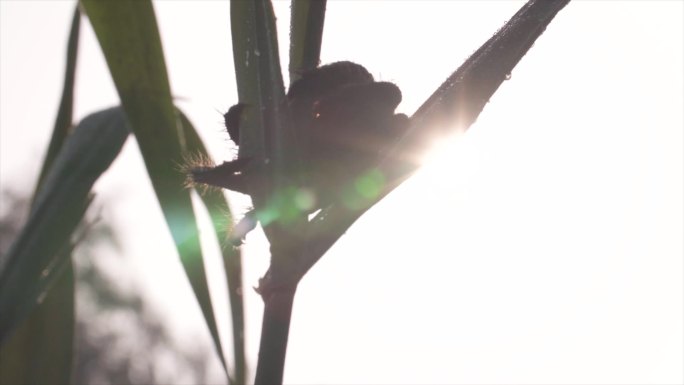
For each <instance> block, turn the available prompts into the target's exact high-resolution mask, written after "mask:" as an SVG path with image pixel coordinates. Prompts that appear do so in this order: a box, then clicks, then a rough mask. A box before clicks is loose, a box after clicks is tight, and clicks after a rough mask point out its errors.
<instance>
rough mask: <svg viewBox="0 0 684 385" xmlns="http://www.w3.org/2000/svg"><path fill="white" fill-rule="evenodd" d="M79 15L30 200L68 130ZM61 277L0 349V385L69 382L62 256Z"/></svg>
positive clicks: (69, 324)
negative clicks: (59, 95)
mask: <svg viewBox="0 0 684 385" xmlns="http://www.w3.org/2000/svg"><path fill="white" fill-rule="evenodd" d="M80 25H81V13H80V11H79V10H78V7H76V8H75V10H74V15H73V19H72V22H71V31H70V32H69V40H68V43H67V55H66V56H67V57H66V66H65V75H64V88H63V91H62V99H61V102H60V105H59V110H58V112H57V118H56V120H55V125H54V128H53V131H52V138H51V140H50V145H49V147H48V150H47V154H46V156H45V160H44V161H43V167H42V169H41V172H40V176H39V178H38V182H37V183H36V188H35V192H34V194H33V195H34V197H35V195H36V194H37V193H38V191H40V188H41V187H42V184H43V181H44V180H45V177H46V176H47V173H48V172H49V171H50V168H51V167H52V165H53V164H54V160H55V158H56V157H57V154H58V153H59V151H60V149H61V148H62V146H63V144H64V141H65V140H66V138H67V135H68V134H69V133H70V131H71V128H72V113H73V102H74V78H75V73H76V57H77V54H78V38H79V31H80ZM57 258H64V260H65V267H64V273H63V274H60V275H59V277H57V278H56V282H55V284H54V286H53V287H52V288H51V289H50V291H49V293H47V295H46V297H45V300H44V301H43V302H42V303H41V304H40V305H38V306H37V307H35V308H34V309H33V310H32V311H31V312H30V314H29V316H28V317H27V318H25V319H24V320H23V321H21V323H20V324H19V326H18V327H17V329H16V330H15V331H14V333H13V334H12V337H10V339H9V340H8V341H7V343H5V344H4V345H2V347H0V357H3V359H2V360H0V383H5V384H14V383H25V384H30V383H35V384H64V383H69V382H70V379H71V367H72V360H73V356H74V354H73V344H74V321H75V319H74V318H75V317H74V315H75V314H74V313H75V304H74V302H75V298H74V290H75V285H74V272H73V265H72V263H71V255H69V253H67V255H64V256H58V257H57Z"/></svg>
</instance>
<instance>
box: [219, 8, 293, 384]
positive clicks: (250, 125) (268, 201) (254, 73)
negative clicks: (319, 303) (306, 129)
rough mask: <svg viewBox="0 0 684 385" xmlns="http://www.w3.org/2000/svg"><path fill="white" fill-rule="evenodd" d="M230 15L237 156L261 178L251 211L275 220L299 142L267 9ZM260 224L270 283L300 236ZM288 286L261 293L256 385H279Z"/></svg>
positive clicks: (281, 273)
mask: <svg viewBox="0 0 684 385" xmlns="http://www.w3.org/2000/svg"><path fill="white" fill-rule="evenodd" d="M230 16H231V30H232V39H233V57H234V60H235V70H236V75H237V84H238V94H239V99H240V102H241V103H243V104H244V105H246V106H247V110H246V113H245V117H244V119H242V121H241V125H240V151H239V157H242V158H247V157H248V158H252V159H253V160H256V162H257V167H258V169H257V171H258V172H264V173H266V175H264V176H265V178H264V179H265V180H266V183H265V184H266V186H265V187H264V191H258V192H257V193H256V194H252V202H253V203H254V207H255V208H256V209H257V211H258V212H268V213H269V216H271V217H272V218H278V217H279V213H280V210H281V207H283V206H282V205H281V204H279V203H276V202H282V201H283V200H279V199H278V194H279V193H281V192H284V191H285V190H286V188H287V187H288V185H289V184H290V183H291V181H290V180H289V175H291V174H292V173H291V171H292V170H296V169H298V167H299V163H298V159H297V157H298V156H299V151H298V150H297V145H298V143H299V142H298V140H297V138H296V136H295V133H294V131H293V129H292V123H291V118H290V111H289V107H288V104H287V103H286V102H285V89H284V85H283V80H282V72H281V69H280V60H279V55H278V39H277V35H276V28H275V16H274V14H273V7H272V5H271V2H270V1H268V0H255V1H245V2H243V1H233V2H231V15H230ZM243 138H245V141H244V142H243ZM297 219H299V222H301V223H305V220H306V218H304V217H303V216H302V218H297ZM261 224H262V227H263V229H264V233H265V234H266V237H267V238H268V240H269V242H270V244H271V247H270V249H271V265H270V267H269V273H268V274H267V276H268V277H269V279H270V280H274V279H275V280H281V279H282V277H287V276H292V274H291V273H290V272H289V269H290V268H291V267H293V266H296V265H294V264H293V259H294V258H295V255H294V254H292V253H291V251H292V247H291V245H292V242H291V240H292V239H291V238H292V237H289V235H291V234H293V233H299V234H302V233H303V232H302V231H296V230H295V231H292V227H293V226H297V228H298V227H301V225H300V224H299V223H290V225H289V227H290V229H289V230H287V229H285V228H284V227H283V226H280V224H279V223H278V221H274V222H270V223H267V222H265V221H263V220H262V221H261ZM294 286H296V284H295V285H294ZM294 286H291V287H289V290H284V291H282V292H278V291H272V292H267V291H266V290H262V291H261V294H262V298H263V299H264V302H265V307H264V316H263V324H262V329H261V342H260V346H259V358H258V362H257V368H256V378H255V383H256V384H278V383H281V382H282V376H283V367H284V361H285V350H286V347H287V338H288V331H289V323H290V317H291V311H292V300H293V298H294ZM260 288H263V287H262V285H261V284H260Z"/></svg>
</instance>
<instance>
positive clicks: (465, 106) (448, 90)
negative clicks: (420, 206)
mask: <svg viewBox="0 0 684 385" xmlns="http://www.w3.org/2000/svg"><path fill="white" fill-rule="evenodd" d="M568 2H569V0H530V1H529V2H528V3H527V4H525V5H524V6H523V7H522V8H521V9H520V10H519V11H518V12H517V13H516V14H515V15H514V16H513V17H512V18H511V19H510V20H509V21H508V22H507V23H506V25H504V27H503V28H502V29H500V30H499V31H498V32H497V33H496V34H495V35H494V36H492V37H491V38H490V39H489V40H488V41H487V42H485V43H484V44H483V45H482V47H480V48H479V49H478V50H477V51H476V52H475V53H474V54H473V55H472V56H470V58H468V59H467V60H466V61H465V62H464V63H463V64H462V65H461V67H459V68H458V70H456V72H454V73H453V74H452V75H451V76H449V78H448V79H447V80H446V81H445V82H444V84H443V85H442V86H440V87H439V88H438V89H437V90H436V91H435V93H434V94H433V95H432V96H431V97H430V98H429V99H428V100H427V101H426V102H425V103H424V104H423V106H422V107H421V108H420V109H419V110H418V111H417V112H416V113H415V114H414V116H413V117H411V121H412V124H411V130H410V131H409V133H408V135H407V136H406V137H404V138H402V140H400V141H399V142H398V143H397V146H396V147H395V149H394V152H393V153H392V154H390V155H389V156H388V157H387V159H386V161H385V162H384V163H383V164H381V165H380V169H381V172H382V173H383V174H384V175H386V176H387V180H388V181H389V182H390V183H389V184H388V185H387V186H385V189H384V190H383V191H382V192H381V194H380V195H379V196H378V197H376V198H375V199H374V200H372V201H369V202H366V205H365V206H364V207H362V208H360V209H359V210H358V211H350V210H347V209H345V208H344V207H339V205H334V206H332V207H330V208H329V209H326V210H323V212H321V213H319V214H318V215H317V216H316V217H315V218H314V219H313V220H312V222H311V224H310V229H311V235H310V236H309V239H310V242H309V243H308V244H307V245H306V249H305V250H302V255H303V258H302V260H301V271H300V274H301V275H304V274H305V273H306V271H308V269H310V268H311V267H312V266H313V265H314V264H315V263H316V261H318V259H320V258H321V256H323V254H324V253H325V252H326V251H327V250H328V249H329V248H330V247H331V246H332V245H333V244H334V243H335V242H336V241H337V240H338V239H339V238H340V237H341V236H342V234H344V232H345V231H346V230H347V229H348V228H349V227H350V226H351V225H352V224H353V223H354V222H355V221H356V220H357V219H358V218H359V217H361V215H363V213H365V212H366V211H367V210H368V209H369V208H370V207H372V206H373V205H374V204H375V203H377V202H378V201H379V200H380V199H382V198H384V197H385V196H386V195H387V194H389V193H390V192H391V191H392V190H393V189H394V188H396V187H397V186H398V185H399V184H400V183H401V182H403V181H404V180H406V178H408V177H409V176H410V175H411V174H412V173H413V172H414V171H415V170H416V169H417V168H418V164H415V163H412V162H410V161H409V162H405V161H402V160H403V159H405V157H402V156H401V154H407V153H412V152H415V151H420V150H424V146H426V143H428V142H429V141H430V140H432V139H433V138H434V135H435V134H438V133H440V132H441V131H439V128H440V127H450V128H451V129H453V130H457V129H459V130H465V129H467V128H468V127H469V126H470V125H471V124H472V123H473V122H474V121H475V119H476V118H477V116H478V115H479V114H480V112H481V111H482V109H483V108H484V106H485V105H486V103H487V101H488V100H489V98H490V97H491V96H492V95H493V94H494V92H495V91H496V90H497V88H498V87H499V85H500V84H501V83H502V82H503V81H504V80H505V79H506V77H507V75H509V74H510V73H511V71H512V70H513V68H514V67H515V65H516V64H517V63H518V61H520V59H521V58H522V57H523V56H524V55H525V54H526V53H527V51H528V49H529V48H530V47H531V46H532V44H533V43H534V41H535V40H536V39H537V38H538V37H539V36H541V34H542V33H543V32H544V30H545V28H546V26H547V25H548V24H549V23H550V22H551V20H552V19H553V18H554V16H555V15H556V14H557V13H558V12H559V11H560V10H561V9H563V7H565V5H567V3H568ZM441 133H442V134H443V133H444V132H441Z"/></svg>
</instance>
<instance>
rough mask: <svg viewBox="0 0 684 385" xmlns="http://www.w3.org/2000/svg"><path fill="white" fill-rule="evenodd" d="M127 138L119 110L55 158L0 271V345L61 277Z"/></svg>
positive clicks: (93, 123) (76, 136) (86, 126)
mask: <svg viewBox="0 0 684 385" xmlns="http://www.w3.org/2000/svg"><path fill="white" fill-rule="evenodd" d="M128 133H129V131H128V128H127V125H126V120H125V115H124V113H123V111H122V110H121V109H119V108H113V109H108V110H105V111H101V112H98V113H95V114H92V115H90V116H89V117H87V118H85V119H84V120H83V121H82V122H81V123H80V124H79V125H78V126H77V128H76V129H75V130H74V133H73V134H72V135H70V136H69V138H68V139H67V140H66V142H65V144H64V146H63V148H62V150H61V151H60V153H59V154H58V155H57V157H56V158H55V162H54V165H53V167H51V169H50V172H49V173H48V174H47V176H46V178H45V182H44V184H43V187H42V188H41V189H40V191H39V192H38V194H36V199H35V201H34V202H35V203H34V206H33V209H32V210H31V213H30V215H29V219H28V221H27V223H26V225H25V226H24V228H23V229H22V231H21V233H20V234H19V236H18V237H17V238H16V240H15V242H14V243H13V244H12V246H11V247H10V249H9V250H8V251H7V253H6V255H5V256H4V258H3V264H2V266H0V268H1V271H0V309H2V314H1V315H0V343H1V342H2V341H3V340H4V339H5V338H6V337H7V336H8V333H9V331H10V330H11V329H12V328H13V327H14V326H15V325H16V324H17V322H18V321H19V320H21V319H23V318H24V317H25V316H26V315H27V314H28V312H29V311H30V310H31V309H32V308H33V306H34V305H35V303H36V300H37V299H38V297H39V296H40V295H41V294H42V293H44V292H45V291H46V290H47V289H48V288H49V287H50V285H51V284H52V283H53V280H54V279H55V277H56V276H58V274H56V272H55V271H58V270H59V267H60V266H63V264H64V261H63V260H56V259H55V256H56V255H57V254H58V253H59V252H60V250H64V249H68V248H69V245H68V241H69V237H70V236H71V234H72V233H73V231H74V229H75V227H76V225H77V224H78V223H79V222H80V220H81V218H82V217H83V214H84V213H85V210H86V208H87V207H88V205H89V203H90V200H91V197H90V190H91V188H92V186H93V184H94V183H95V181H96V180H97V179H98V178H99V177H100V175H101V174H102V173H103V172H104V171H106V170H107V168H108V167H109V165H110V164H111V163H112V161H113V160H114V159H115V158H116V156H117V155H118V154H119V151H120V150H121V147H122V146H123V143H124V142H125V140H126V138H127V137H128ZM62 259H66V257H64V258H62Z"/></svg>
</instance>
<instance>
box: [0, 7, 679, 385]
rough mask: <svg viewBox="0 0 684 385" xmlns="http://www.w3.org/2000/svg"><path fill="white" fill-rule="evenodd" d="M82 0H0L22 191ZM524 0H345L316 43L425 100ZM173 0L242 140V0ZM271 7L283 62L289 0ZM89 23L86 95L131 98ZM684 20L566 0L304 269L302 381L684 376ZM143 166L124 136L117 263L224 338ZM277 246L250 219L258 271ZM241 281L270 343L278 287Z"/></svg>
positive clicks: (203, 78) (79, 104) (215, 121)
mask: <svg viewBox="0 0 684 385" xmlns="http://www.w3.org/2000/svg"><path fill="white" fill-rule="evenodd" d="M73 4H74V3H73V2H72V1H63V2H61V1H49V2H39V1H31V2H20V1H7V0H4V1H1V2H0V16H1V19H0V20H1V22H0V27H1V29H0V31H1V36H0V39H1V40H0V48H1V49H2V52H1V55H0V60H1V61H0V63H1V72H0V84H2V88H1V90H0V112H1V113H0V137H1V140H0V150H1V152H0V183H1V184H2V188H3V189H5V188H10V187H14V188H17V189H20V190H23V191H28V190H29V189H30V188H31V186H32V184H33V183H34V180H35V177H36V175H37V173H38V167H39V164H40V162H41V159H42V156H43V154H44V151H45V148H46V146H47V142H48V140H49V133H50V130H51V127H52V124H53V120H54V116H55V113H56V109H57V105H58V99H59V96H60V92H61V84H62V81H63V80H62V77H63V67H64V60H63V58H64V51H65V45H66V38H67V33H68V26H69V21H70V18H71V12H72V9H73ZM522 4H523V2H522V1H504V2H495V1H487V2H469V1H451V2H449V1H438V2H430V3H426V2H420V3H419V2H411V1H395V2H391V1H380V2H370V3H369V2H363V3H362V2H352V1H331V2H329V5H328V14H327V18H326V23H325V35H324V42H323V50H322V61H323V62H324V63H327V62H332V61H337V60H343V59H344V60H352V61H357V62H360V63H362V64H363V65H365V66H366V67H367V68H368V69H369V70H370V71H371V72H372V73H373V74H374V75H375V76H376V78H380V79H382V80H388V81H392V82H395V83H396V84H398V85H399V87H400V88H401V89H402V91H403V94H404V102H403V103H402V105H400V107H399V110H400V111H402V112H406V113H409V114H410V113H412V112H413V111H414V110H415V109H416V108H417V107H418V106H419V105H420V103H421V102H422V101H423V100H424V99H425V98H427V97H428V96H429V94H430V93H431V92H432V91H433V90H434V89H435V88H436V87H437V86H438V85H439V84H440V83H441V82H442V80H444V78H446V77H447V76H448V74H449V73H451V72H452V71H453V70H454V69H455V68H456V67H458V65H460V64H461V63H462V61H463V60H465V59H466V58H467V56H468V55H469V54H470V53H471V52H473V51H474V50H475V49H476V48H477V47H479V45H480V44H482V43H483V42H484V41H485V40H486V39H487V38H488V37H489V36H490V35H491V34H492V33H494V32H495V31H496V30H497V29H498V28H499V27H500V26H501V25H502V24H503V23H504V22H505V21H506V20H507V19H508V18H509V17H510V16H511V15H513V13H514V12H515V11H516V10H517V9H518V8H519V7H520V6H521V5H522ZM155 6H156V9H157V13H158V18H159V24H160V28H161V31H162V39H163V42H164V48H165V53H166V59H167V65H168V68H169V72H170V77H171V83H172V89H173V92H174V95H176V96H177V97H178V100H179V104H180V105H181V107H182V108H183V109H184V110H185V111H186V112H187V113H188V114H189V116H190V117H191V119H192V120H193V122H194V123H195V125H196V127H197V128H198V130H200V132H201V135H202V136H203V137H204V138H205V140H206V142H207V144H208V145H209V147H210V150H211V152H212V154H214V156H215V157H216V158H217V160H219V161H220V160H224V159H227V158H230V154H231V150H230V145H229V142H228V141H227V140H226V136H225V135H224V134H223V133H222V129H221V125H220V122H221V116H220V114H218V113H217V112H216V109H218V110H221V111H223V110H225V109H226V108H227V107H228V106H229V105H231V104H232V103H234V102H235V101H236V98H237V95H236V91H235V85H234V74H233V64H232V57H231V53H232V51H231V48H230V28H229V5H228V3H227V2H219V1H207V2H185V1H161V2H157V3H155ZM275 7H276V14H277V16H278V17H279V20H278V23H279V32H280V37H281V40H282V43H283V45H282V47H283V48H282V49H281V54H282V56H283V59H282V64H283V66H284V67H285V66H286V65H287V60H286V59H285V57H286V55H287V48H286V42H287V36H288V35H287V28H288V23H289V13H288V8H289V2H277V3H276V4H275ZM84 25H85V28H84V31H83V32H84V33H83V35H82V39H81V56H80V60H79V68H78V77H77V95H76V96H77V99H76V114H77V118H79V119H80V118H82V117H83V116H85V115H87V114H88V113H90V112H93V111H95V110H98V109H101V108H104V107H107V106H110V105H113V104H116V103H118V101H117V100H118V98H117V95H116V92H115V90H114V87H113V85H112V82H111V79H110V76H109V74H108V72H107V69H106V65H105V63H104V60H103V58H102V55H101V53H100V50H99V47H98V46H97V43H96V41H95V39H94V35H93V33H92V30H91V29H90V27H89V25H88V23H87V22H86V23H84ZM683 40H684V2H681V1H622V2H619V1H604V2H601V1H576V2H573V3H571V4H570V5H569V6H567V7H566V8H565V9H564V10H563V11H561V12H560V14H559V15H558V16H557V17H556V19H555V20H554V21H553V22H552V23H551V25H550V27H549V28H548V29H547V31H546V33H545V34H544V35H543V36H542V37H541V38H540V39H539V40H538V41H537V43H536V44H535V45H534V47H532V49H531V51H530V52H529V54H528V55H527V56H526V57H525V58H524V59H523V60H522V61H521V63H520V64H519V65H518V67H517V68H516V69H515V71H513V74H512V75H513V76H512V79H511V80H509V81H507V82H505V84H503V86H502V87H501V88H500V90H499V91H498V92H497V94H496V95H495V96H494V97H493V98H492V99H491V101H490V103H489V105H488V106H487V108H486V109H485V111H484V113H483V114H482V115H481V117H480V119H479V120H478V122H477V123H476V124H475V125H474V126H473V127H472V128H471V130H470V131H469V132H468V133H467V134H466V135H464V136H461V137H458V138H454V139H452V140H449V141H446V140H442V141H441V144H440V145H439V148H440V149H441V150H440V151H439V152H435V154H432V155H431V156H430V157H429V159H430V161H427V162H426V163H427V164H426V166H425V167H424V169H423V170H422V172H420V173H419V174H418V175H416V176H415V177H414V178H412V179H411V180H409V181H408V182H407V183H406V184H405V185H404V186H402V187H401V188H400V189H398V190H397V191H396V192H395V193H393V194H392V195H390V196H389V197H388V198H387V199H385V200H384V201H383V202H381V203H380V204H379V205H377V207H376V208H374V209H373V210H372V211H371V212H369V213H368V214H367V215H366V216H364V218H362V220H360V221H359V222H358V223H357V224H356V225H355V226H354V227H353V228H352V229H350V231H348V233H347V234H346V235H345V236H344V237H343V238H342V239H341V240H340V241H339V242H338V244H337V245H336V246H335V247H334V248H333V249H332V250H331V251H330V252H329V253H328V254H327V255H326V256H325V257H324V258H323V259H322V260H321V261H320V262H319V264H318V265H316V266H315V267H314V268H313V269H312V270H311V271H310V273H309V274H308V275H307V276H306V277H305V279H304V280H303V282H302V283H301V284H300V288H299V292H298V295H297V299H296V303H295V309H294V316H293V322H292V330H291V336H290V346H289V350H288V358H287V365H286V373H285V381H286V382H288V383H364V384H368V383H407V384H408V383H411V384H415V383H435V384H436V383H449V384H456V383H470V384H504V383H506V384H508V383H528V384H532V383H538V384H559V383H566V384H567V383H572V384H608V383H610V384H666V383H668V384H669V383H672V384H674V383H682V382H684V374H683V373H684V367H683V365H684V364H682V363H683V362H684V346H683V345H684V335H683V331H682V325H683V324H684V309H683V303H684V294H683V293H684V286H683V274H684V267H683V254H684V250H683V243H684V240H683V236H682V234H683V233H684V225H683V212H684V207H683V204H682V200H683V199H682V198H683V196H684V189H683V176H684V157H683V145H684V136H683V134H682V131H683V128H684V121H683V106H684V100H683V95H684V80H683V70H682V68H684V63H683V61H684V60H683V47H684V41H683ZM142 170H143V169H142V161H141V158H140V156H139V155H138V153H137V147H136V145H135V144H134V143H133V142H129V143H128V144H127V145H126V147H125V149H124V152H123V154H122V156H121V157H120V159H118V160H117V161H116V163H115V164H114V165H113V167H112V169H111V172H110V173H108V174H107V175H106V176H105V177H103V178H102V180H101V181H100V182H98V184H97V186H96V187H97V192H98V197H99V198H98V201H96V202H99V203H100V204H102V205H103V209H102V210H103V213H102V216H103V217H104V218H105V219H108V220H112V221H114V223H115V224H116V226H117V228H118V229H120V230H121V231H122V232H125V233H124V234H125V235H123V239H124V248H123V251H122V253H123V254H124V255H125V259H123V260H116V262H115V263H112V264H111V265H112V266H111V268H112V269H115V271H118V274H120V276H121V277H122V278H121V279H122V280H130V281H131V282H132V283H131V285H133V286H134V287H142V288H145V289H146V290H149V291H150V293H151V296H152V298H154V300H155V301H157V302H158V306H159V308H160V309H162V310H160V311H163V312H164V314H165V315H167V318H168V320H169V322H170V324H171V325H172V326H173V327H175V328H176V329H177V330H179V333H180V334H181V336H183V337H181V338H183V339H185V340H186V341H192V342H193V343H196V342H195V341H198V340H201V341H205V342H206V343H207V346H208V342H207V341H208V334H207V333H206V331H205V330H204V329H203V328H204V324H203V321H202V320H201V316H200V315H199V311H198V308H197V306H196V304H194V302H193V297H192V294H191V293H190V289H189V286H188V285H187V283H186V282H185V278H184V276H183V273H182V270H181V267H180V264H179V263H178V260H177V258H176V257H175V251H174V249H173V247H172V246H171V238H170V236H169V235H168V234H167V232H166V231H159V232H153V231H154V229H165V227H164V226H165V225H164V223H163V220H162V217H161V215H159V210H157V209H156V208H155V207H156V203H155V198H154V195H153V193H152V190H151V189H150V187H149V183H148V182H145V180H146V175H145V172H144V171H142ZM230 197H231V198H234V203H235V205H236V208H237V209H238V212H242V211H244V204H245V202H244V199H238V198H236V197H234V196H233V195H230ZM1 209H2V210H7V209H10V208H7V207H2V208H1ZM141 214H142V215H141ZM266 250H267V249H266V246H265V244H264V243H263V236H262V235H261V234H259V233H255V234H253V235H251V236H249V237H248V239H247V245H246V246H245V255H244V257H245V262H246V270H245V274H244V277H245V283H246V285H247V286H248V287H249V286H253V285H256V283H257V280H258V278H259V277H260V276H261V274H263V273H264V272H265V270H266V268H267V264H268V255H267V251H266ZM210 256H211V259H210V261H209V262H208V263H209V265H210V269H212V271H216V270H218V269H217V267H216V266H217V263H218V262H217V261H216V258H217V257H216V255H215V254H211V255H210ZM131 271H133V273H131ZM153 271H154V272H153ZM126 275H129V276H132V277H133V278H125V277H126ZM218 278H219V279H216V280H215V281H216V282H218V284H216V285H215V286H214V287H215V289H216V290H215V294H216V299H217V300H218V301H219V302H220V301H225V295H224V293H223V291H222V287H221V284H220V275H219V277H218ZM136 285H137V286H136ZM245 293H246V294H245V298H246V300H247V304H248V320H247V322H248V335H247V338H248V344H249V351H248V355H249V357H250V358H252V360H254V359H255V358H256V354H257V347H258V336H259V327H260V319H261V311H262V305H261V301H260V299H259V297H258V296H257V295H256V294H255V293H253V292H252V291H251V290H249V289H247V290H246V291H245ZM217 308H218V309H219V313H220V314H221V315H224V314H226V312H227V310H226V309H227V308H226V306H225V305H224V304H223V302H221V303H220V304H219V305H218V306H217ZM222 322H223V323H226V322H228V321H226V320H225V318H224V320H223V321H222ZM226 342H229V341H226ZM254 365H255V361H252V369H253V368H254Z"/></svg>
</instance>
